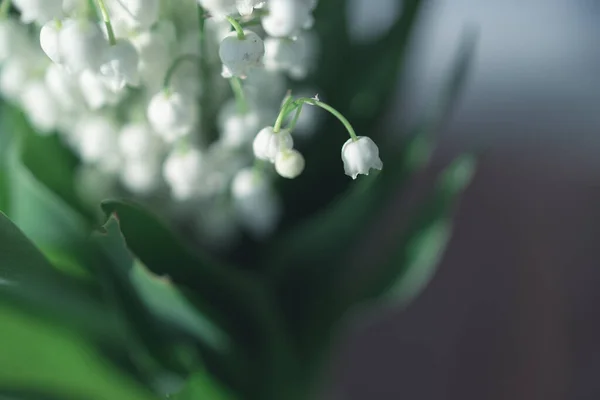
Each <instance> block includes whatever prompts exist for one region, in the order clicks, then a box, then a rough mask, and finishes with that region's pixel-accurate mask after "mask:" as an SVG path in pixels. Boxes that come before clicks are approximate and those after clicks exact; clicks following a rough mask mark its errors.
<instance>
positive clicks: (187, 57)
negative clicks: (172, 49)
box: [163, 54, 199, 90]
mask: <svg viewBox="0 0 600 400" xmlns="http://www.w3.org/2000/svg"><path fill="white" fill-rule="evenodd" d="M184 61H191V62H194V63H197V62H198V61H199V57H198V56H197V55H195V54H183V55H181V56H179V57H177V58H176V59H175V61H173V64H171V66H170V67H169V69H168V70H167V73H166V75H165V80H164V82H163V88H164V89H165V90H168V89H169V86H170V85H171V79H173V75H175V72H176V71H177V68H179V66H180V65H181V64H182V63H183V62H184Z"/></svg>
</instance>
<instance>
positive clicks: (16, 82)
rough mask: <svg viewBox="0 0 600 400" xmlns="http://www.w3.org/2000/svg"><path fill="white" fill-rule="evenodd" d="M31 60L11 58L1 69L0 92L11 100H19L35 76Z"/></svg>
mask: <svg viewBox="0 0 600 400" xmlns="http://www.w3.org/2000/svg"><path fill="white" fill-rule="evenodd" d="M31 61H32V60H30V59H29V58H20V57H14V58H9V59H8V60H6V62H4V64H2V68H0V90H1V91H2V95H3V96H4V97H6V98H8V99H10V100H14V101H16V100H18V99H19V96H20V95H21V93H22V92H23V89H24V88H25V86H26V85H27V83H28V82H29V81H30V79H31V78H32V76H33V75H34V71H32V64H31Z"/></svg>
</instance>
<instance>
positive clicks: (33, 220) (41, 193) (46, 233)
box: [8, 143, 90, 259]
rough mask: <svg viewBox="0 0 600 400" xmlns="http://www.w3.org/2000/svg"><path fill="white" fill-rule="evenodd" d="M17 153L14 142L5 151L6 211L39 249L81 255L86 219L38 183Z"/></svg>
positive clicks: (86, 228)
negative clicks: (6, 176) (7, 207)
mask: <svg viewBox="0 0 600 400" xmlns="http://www.w3.org/2000/svg"><path fill="white" fill-rule="evenodd" d="M19 154H20V146H19V145H17V143H15V146H14V147H13V148H12V149H11V151H10V153H9V155H8V182H9V209H8V215H9V216H10V217H11V219H12V220H13V221H14V222H15V224H17V225H18V226H19V228H21V230H23V232H24V233H25V234H26V235H27V237H29V238H30V239H31V240H32V241H33V242H34V243H35V244H36V246H37V247H39V248H40V249H41V250H42V252H46V251H47V252H49V253H56V252H58V253H69V254H74V255H76V257H77V258H78V259H79V258H84V257H85V255H84V254H83V253H82V251H81V250H82V249H83V247H82V244H83V243H84V242H85V241H86V240H87V237H88V232H89V230H90V228H89V224H88V222H87V221H86V220H85V219H84V218H83V217H82V216H81V214H79V213H77V212H76V211H75V210H74V209H72V208H70V207H69V206H68V205H67V204H66V203H64V202H63V201H62V200H61V199H60V198H59V197H58V196H57V195H56V194H55V193H53V192H52V191H50V190H49V189H48V188H47V187H46V186H44V185H43V184H42V183H40V182H39V181H38V180H37V179H36V177H35V176H34V175H33V174H32V173H31V171H29V170H28V169H27V168H26V167H25V166H24V165H23V164H22V162H21V161H20V159H19Z"/></svg>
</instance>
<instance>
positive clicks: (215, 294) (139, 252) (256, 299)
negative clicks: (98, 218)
mask: <svg viewBox="0 0 600 400" xmlns="http://www.w3.org/2000/svg"><path fill="white" fill-rule="evenodd" d="M102 208H103V210H104V211H105V213H106V214H108V215H112V214H114V215H115V216H116V218H118V220H119V225H120V228H121V232H122V234H123V237H124V238H125V242H126V245H127V247H128V248H129V250H131V252H132V253H133V254H134V255H135V256H136V257H137V258H138V259H139V260H140V261H141V262H142V263H143V264H144V265H145V266H146V267H147V268H148V269H149V270H150V271H151V272H152V273H153V274H155V275H157V276H161V277H166V276H168V277H169V280H170V281H171V282H172V283H173V284H174V285H176V286H177V287H178V288H179V290H180V293H182V294H183V295H184V296H185V297H186V298H187V300H188V301H189V302H190V303H191V304H193V305H194V307H196V308H197V309H199V310H201V312H202V313H203V314H205V315H207V316H208V317H209V318H210V319H211V320H212V321H215V324H216V325H217V326H218V327H219V328H220V329H222V330H224V331H225V332H227V334H228V335H229V337H231V341H232V350H233V351H232V353H231V354H230V355H228V357H227V358H225V359H223V358H222V357H218V358H210V359H207V358H206V357H204V359H205V362H206V363H208V364H210V366H209V367H210V369H211V372H213V371H214V370H216V371H219V372H218V377H219V379H221V380H222V381H223V382H225V383H227V384H231V385H233V386H235V389H236V390H241V391H242V392H244V393H247V392H259V393H265V392H264V391H267V390H271V389H273V387H276V385H280V384H283V383H282V382H285V380H283V379H281V378H280V377H281V375H283V374H288V373H289V369H290V368H292V367H291V365H292V364H293V357H292V356H291V354H290V351H291V348H290V346H289V343H288V340H287V337H286V335H285V331H284V327H283V325H282V320H281V315H280V310H279V308H278V307H279V304H278V303H277V302H276V301H275V300H274V299H273V297H272V293H271V292H270V290H269V288H268V287H266V286H265V285H264V284H263V283H262V282H261V281H259V280H258V279H256V277H255V276H253V275H250V274H248V273H245V272H242V271H239V270H237V269H235V268H233V267H231V266H229V265H223V264H222V263H218V262H216V261H215V260H212V259H210V258H209V257H207V256H205V255H202V254H196V253H194V252H192V251H191V250H190V249H188V248H187V247H186V246H185V245H183V244H182V243H181V242H180V240H179V239H178V238H177V236H176V235H175V234H174V233H173V232H171V231H170V230H169V229H168V228H167V227H166V225H165V224H164V223H162V222H161V221H160V220H158V219H157V217H155V216H153V215H152V214H150V213H149V212H148V211H146V210H144V209H143V208H141V207H139V206H137V205H134V204H132V203H130V202H123V201H106V202H104V203H103V204H102ZM203 355H204V354H203ZM265 377H266V378H265Z"/></svg>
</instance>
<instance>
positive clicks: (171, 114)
mask: <svg viewBox="0 0 600 400" xmlns="http://www.w3.org/2000/svg"><path fill="white" fill-rule="evenodd" d="M196 114H197V109H196V103H195V101H194V100H193V99H190V98H187V97H186V96H184V95H183V94H181V93H177V92H168V91H165V90H161V91H160V92H158V93H157V94H156V95H154V97H152V99H151V100H150V104H149V105H148V121H150V125H152V128H153V129H154V131H155V132H156V133H157V134H158V135H160V136H161V137H162V138H163V139H164V140H165V141H166V142H167V143H173V142H174V141H175V140H177V139H179V138H181V137H183V136H185V135H187V134H189V133H190V132H191V130H192V129H193V128H194V124H195V123H196Z"/></svg>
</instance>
